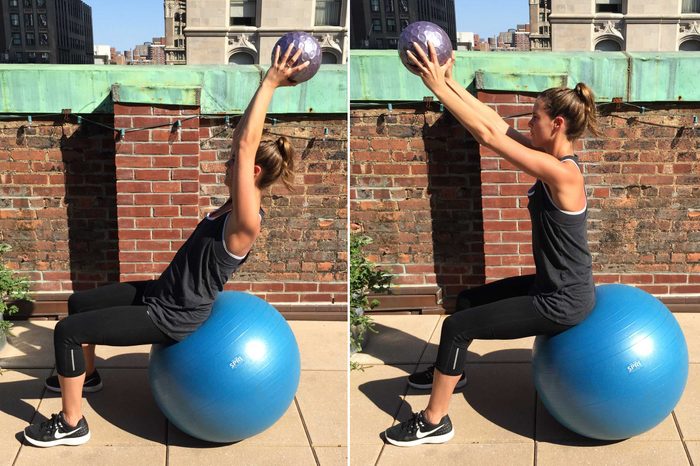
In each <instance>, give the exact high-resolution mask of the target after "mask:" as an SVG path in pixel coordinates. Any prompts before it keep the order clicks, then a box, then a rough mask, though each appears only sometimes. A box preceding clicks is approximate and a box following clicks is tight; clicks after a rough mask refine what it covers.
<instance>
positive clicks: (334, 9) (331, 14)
mask: <svg viewBox="0 0 700 466" xmlns="http://www.w3.org/2000/svg"><path fill="white" fill-rule="evenodd" d="M342 3H343V2H342V0H316V23H315V24H316V26H340V9H341V8H340V7H341V4H342Z"/></svg>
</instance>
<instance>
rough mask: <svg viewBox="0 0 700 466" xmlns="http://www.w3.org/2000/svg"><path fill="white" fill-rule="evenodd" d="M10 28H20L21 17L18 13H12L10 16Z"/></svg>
mask: <svg viewBox="0 0 700 466" xmlns="http://www.w3.org/2000/svg"><path fill="white" fill-rule="evenodd" d="M10 26H12V27H13V28H18V27H19V15H18V14H17V13H12V14H11V15H10Z"/></svg>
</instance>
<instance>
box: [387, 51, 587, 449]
mask: <svg viewBox="0 0 700 466" xmlns="http://www.w3.org/2000/svg"><path fill="white" fill-rule="evenodd" d="M413 48H414V50H415V54H413V53H411V52H410V51H409V52H408V55H409V58H410V60H411V61H412V62H413V63H414V64H415V65H416V66H417V67H418V69H419V70H420V76H421V78H422V79H423V82H424V83H425V85H426V86H427V87H428V88H429V89H430V90H431V91H432V92H433V94H435V96H436V97H437V98H438V99H439V100H440V102H441V103H443V104H444V105H445V107H447V108H448V109H449V110H450V113H451V114H452V115H453V116H454V117H455V118H456V119H457V120H458V121H459V122H460V123H461V124H462V125H463V126H464V127H465V128H466V129H467V130H468V131H469V132H470V133H471V134H472V135H473V136H474V138H475V139H476V140H477V142H478V143H479V144H481V145H484V146H486V147H489V148H490V149H492V150H493V151H495V152H496V153H498V154H499V155H500V156H502V157H503V158H504V159H505V160H507V161H508V162H510V163H512V164H513V165H514V166H515V167H517V168H518V169H520V170H522V171H524V172H525V173H527V174H529V175H531V176H533V177H535V178H536V179H537V181H536V183H535V184H534V185H533V186H532V187H531V188H530V190H529V192H528V198H529V204H528V210H529V211H530V218H531V221H532V245H533V256H534V260H535V267H536V273H535V274H534V275H528V276H521V277H513V278H508V279H505V280H501V281H497V282H493V283H490V284H487V285H484V286H481V287H478V288H476V289H471V290H465V291H463V292H462V293H460V295H459V297H458V299H457V309H456V310H457V312H456V313H455V314H453V315H452V316H450V317H448V318H447V319H445V321H444V323H443V326H442V334H441V337H440V346H439V348H438V356H437V361H436V362H435V365H434V366H433V367H430V368H428V370H426V371H423V372H417V373H414V374H412V375H411V376H409V385H411V386H412V387H414V388H419V389H432V392H431V394H430V400H429V402H428V406H427V407H426V408H425V410H424V411H421V412H419V413H415V414H413V416H412V417H411V419H409V420H407V421H405V422H402V423H400V424H397V425H395V426H394V427H391V428H389V429H387V430H386V431H385V437H386V439H387V440H388V441H389V442H390V443H392V444H394V445H399V446H413V445H419V444H422V443H443V442H446V441H448V440H449V439H451V438H452V437H453V436H454V429H453V427H452V423H451V421H450V417H449V416H448V414H447V411H448V407H449V402H450V399H451V396H452V392H453V391H454V389H455V388H456V387H458V386H463V385H464V384H465V383H466V377H465V374H464V373H463V368H464V364H465V360H466V355H467V347H468V346H469V344H470V343H471V341H472V340H473V339H513V338H522V337H526V336H532V335H555V334H557V333H560V332H563V331H565V330H567V329H569V328H571V327H572V326H574V325H576V324H578V323H579V322H581V321H582V320H583V319H584V318H585V317H586V316H587V315H588V314H589V313H590V311H591V310H592V308H593V305H594V303H595V294H594V286H593V276H592V272H591V255H590V252H589V249H588V240H587V233H586V217H587V210H586V193H585V188H584V181H583V175H582V174H581V170H580V168H579V164H578V158H577V157H576V155H574V141H575V140H576V139H577V138H579V137H580V136H581V135H582V134H583V132H584V131H585V130H586V129H588V130H589V131H591V132H592V133H594V134H597V133H598V131H597V127H596V113H595V100H594V96H593V93H592V92H591V90H590V89H589V88H588V87H587V86H586V85H585V84H582V83H579V84H577V85H576V87H575V88H574V89H567V88H554V89H549V90H547V91H545V92H543V93H542V94H540V95H539V97H538V98H537V100H536V102H535V105H534V108H533V112H532V118H531V120H530V122H529V127H530V138H527V137H526V136H524V135H521V134H520V133H518V132H517V131H515V130H514V129H512V128H510V127H509V125H508V124H507V123H506V122H505V121H504V120H503V119H502V118H501V117H500V116H499V115H498V114H497V113H496V112H495V111H493V110H492V109H491V108H490V107H488V106H487V105H485V104H483V103H482V102H480V101H479V100H477V99H476V98H474V97H473V96H472V95H471V94H469V93H468V92H467V91H466V90H465V89H463V88H462V87H461V86H460V85H459V84H457V83H456V82H455V81H454V80H453V79H452V65H453V64H454V55H453V57H452V59H451V60H449V61H448V62H447V63H446V64H444V65H442V66H440V64H439V63H438V61H437V56H436V54H435V49H434V48H433V46H432V45H429V53H430V59H429V58H428V57H427V56H426V54H425V52H424V51H423V50H422V49H421V48H420V47H419V46H417V45H416V44H415V43H414V46H413Z"/></svg>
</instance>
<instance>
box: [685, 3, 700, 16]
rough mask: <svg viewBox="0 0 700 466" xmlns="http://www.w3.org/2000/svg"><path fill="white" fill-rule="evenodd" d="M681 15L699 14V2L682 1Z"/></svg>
mask: <svg viewBox="0 0 700 466" xmlns="http://www.w3.org/2000/svg"><path fill="white" fill-rule="evenodd" d="M681 13H700V0H683V6H682V7H681Z"/></svg>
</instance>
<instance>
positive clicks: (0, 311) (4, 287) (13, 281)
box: [0, 243, 29, 337]
mask: <svg viewBox="0 0 700 466" xmlns="http://www.w3.org/2000/svg"><path fill="white" fill-rule="evenodd" d="M11 249H12V247H11V246H10V245H9V244H4V243H0V316H4V315H5V314H7V315H8V316H10V315H12V314H15V313H17V311H18V308H17V306H16V305H15V304H10V302H12V301H16V300H20V299H27V300H28V299H29V281H28V280H27V279H26V278H25V277H20V276H16V275H15V272H14V271H13V270H10V269H8V268H7V267H6V266H5V263H4V261H3V260H2V256H3V255H4V254H5V253H6V252H7V251H10V250H11ZM10 328H12V323H11V322H8V321H7V320H5V319H0V337H4V336H5V335H7V334H8V333H9V332H10Z"/></svg>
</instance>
